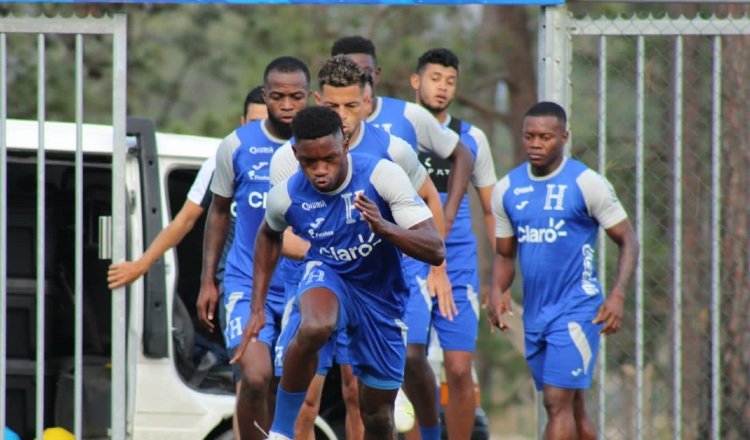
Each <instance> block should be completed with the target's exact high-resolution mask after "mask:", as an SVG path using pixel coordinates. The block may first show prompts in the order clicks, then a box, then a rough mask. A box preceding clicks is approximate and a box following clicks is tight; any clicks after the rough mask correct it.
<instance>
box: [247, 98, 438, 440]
mask: <svg viewBox="0 0 750 440" xmlns="http://www.w3.org/2000/svg"><path fill="white" fill-rule="evenodd" d="M293 129H294V138H295V145H294V147H295V155H296V157H297V160H298V161H299V164H300V171H299V172H297V173H295V174H294V175H293V176H292V177H290V178H289V179H288V180H286V181H284V182H282V183H280V184H278V185H276V186H274V187H273V189H272V190H271V192H270V194H269V196H268V209H267V211H266V218H265V221H264V223H263V224H262V225H261V227H260V230H259V232H258V238H257V241H256V245H255V255H256V259H255V266H254V275H255V284H254V285H253V304H254V305H253V310H252V315H251V317H250V323H249V325H248V326H247V327H246V328H245V332H244V335H243V347H244V345H245V344H246V343H248V342H249V341H252V340H256V339H257V338H258V335H259V332H260V330H261V328H262V327H263V325H264V322H265V316H264V313H265V312H264V310H263V307H262V306H259V305H258V304H262V303H263V301H264V299H265V296H266V289H267V286H268V284H269V281H270V278H271V275H272V273H273V270H274V268H275V266H276V261H277V259H278V257H279V254H280V253H281V237H282V233H283V231H284V230H285V229H286V227H287V226H291V227H292V228H293V229H294V230H295V231H311V232H312V233H308V235H307V236H308V238H309V240H310V243H311V247H310V250H309V251H308V253H307V259H306V262H305V274H304V276H303V279H302V282H301V283H300V285H299V290H298V293H297V299H296V303H295V305H294V307H293V309H292V313H291V316H290V318H289V323H288V324H287V326H286V327H285V328H284V331H283V332H282V336H281V338H280V339H281V340H289V341H290V342H289V344H287V345H286V353H285V354H284V359H283V365H284V368H283V373H282V377H281V383H280V385H279V390H278V398H277V402H276V418H275V419H274V422H273V426H272V428H271V436H270V438H271V439H285V438H291V437H292V436H293V434H294V422H295V419H296V418H297V413H298V412H299V408H300V406H301V405H302V402H303V401H304V399H305V394H306V390H307V386H308V385H309V383H310V380H311V379H312V377H313V375H314V374H315V368H316V365H317V358H318V350H319V349H320V348H321V347H322V346H323V345H324V344H325V343H326V341H327V340H328V339H329V338H330V337H331V335H332V334H334V333H335V332H339V331H346V332H347V333H348V335H349V337H350V344H349V358H350V360H351V364H352V367H353V370H354V373H355V375H356V376H357V378H358V379H359V381H360V383H361V388H360V409H361V414H362V420H363V423H364V426H365V439H368V440H369V439H392V438H393V436H394V435H395V432H394V430H393V401H394V399H395V396H396V391H397V390H398V388H399V385H400V383H401V380H402V375H403V366H404V361H405V354H406V353H405V347H404V340H403V335H402V333H403V332H404V331H405V327H404V325H403V322H402V321H401V317H402V316H403V312H404V306H405V300H406V298H405V295H404V292H405V286H404V278H403V274H402V273H401V263H400V258H401V256H400V254H401V252H405V253H407V254H409V255H411V256H412V257H414V258H418V259H420V260H423V261H426V262H429V263H430V264H440V263H441V262H442V260H443V258H444V255H445V247H444V245H443V242H442V239H441V237H440V234H439V233H438V231H437V229H436V227H435V223H434V221H433V220H432V215H431V214H430V211H429V209H427V207H426V206H425V204H424V202H423V201H422V199H420V198H419V196H418V195H417V194H416V192H415V191H414V189H412V187H411V183H410V182H409V178H408V176H406V174H405V173H404V172H403V170H402V169H401V168H400V167H399V166H398V165H395V164H394V163H392V162H390V161H388V160H385V159H378V158H375V157H371V156H367V155H357V156H352V155H349V154H348V147H347V145H346V142H345V140H344V133H343V130H342V124H341V118H340V117H339V116H338V114H336V112H334V111H333V110H331V109H329V108H326V107H310V108H307V109H305V110H303V111H301V112H300V113H299V114H298V115H297V117H296V118H295V119H294V122H293ZM305 206H306V207H307V208H309V209H304V207H305ZM240 353H241V348H240V350H238V354H237V356H235V359H236V358H237V357H238V356H239V355H240Z"/></svg>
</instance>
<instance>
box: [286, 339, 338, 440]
mask: <svg viewBox="0 0 750 440" xmlns="http://www.w3.org/2000/svg"><path fill="white" fill-rule="evenodd" d="M335 342H336V341H335V340H333V339H329V340H328V342H326V344H325V345H324V346H323V347H322V348H321V349H320V350H318V369H317V371H316V373H315V376H314V377H313V379H312V382H310V387H309V388H308V389H307V395H306V396H305V402H304V403H303V404H302V408H300V412H299V415H298V416H297V421H296V422H295V424H294V438H295V439H311V440H314V439H315V431H314V430H315V418H316V417H317V416H318V413H319V412H320V399H321V398H322V397H323V385H324V384H325V378H326V376H327V375H328V370H330V369H331V367H332V366H333V357H334V349H335Z"/></svg>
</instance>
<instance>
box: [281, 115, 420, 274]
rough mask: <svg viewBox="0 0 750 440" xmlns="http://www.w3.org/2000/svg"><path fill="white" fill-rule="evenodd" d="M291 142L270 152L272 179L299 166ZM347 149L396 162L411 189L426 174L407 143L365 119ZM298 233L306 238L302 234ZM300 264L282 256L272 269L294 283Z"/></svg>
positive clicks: (354, 152)
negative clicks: (409, 183) (271, 155)
mask: <svg viewBox="0 0 750 440" xmlns="http://www.w3.org/2000/svg"><path fill="white" fill-rule="evenodd" d="M292 143H293V139H292V140H290V141H289V143H288V144H287V145H284V146H283V147H282V150H281V151H280V152H279V154H278V155H275V156H274V159H273V161H272V166H271V167H272V171H271V173H272V178H273V179H279V178H280V177H276V176H273V174H274V173H276V172H278V174H279V176H286V177H288V176H290V175H291V174H293V173H294V172H296V171H297V170H298V169H299V164H298V163H297V159H296V158H295V157H294V154H293V152H292V149H291V144H292ZM349 152H350V153H351V154H352V156H359V155H365V156H370V157H374V158H377V159H387V160H390V161H392V162H394V163H396V164H397V165H399V166H400V167H401V168H402V169H403V170H404V172H406V174H407V176H408V177H409V180H410V182H411V184H412V187H413V188H415V189H417V188H419V187H420V186H422V184H423V183H424V179H425V178H426V176H427V172H426V170H425V168H424V167H423V166H421V165H420V163H419V160H418V158H417V155H416V154H415V153H414V151H413V150H411V147H410V146H409V144H407V143H406V142H404V141H403V140H402V139H400V138H397V137H394V136H391V135H389V134H388V133H387V132H386V131H384V130H382V129H380V128H377V127H375V126H373V125H371V124H368V123H364V122H363V123H361V124H360V130H359V134H358V137H357V139H353V140H352V141H351V142H350V145H349ZM272 183H273V182H272ZM302 208H303V209H310V208H311V207H310V206H308V205H304V206H302ZM301 237H302V238H306V237H305V236H304V235H302V236H301ZM301 264H302V262H300V261H294V260H291V259H288V258H283V259H282V260H281V261H280V262H279V265H278V266H277V268H276V272H277V273H278V274H280V275H279V276H281V277H282V278H283V279H284V280H286V281H287V283H292V284H297V283H299V281H300V278H301V277H302V272H301V270H300V266H301Z"/></svg>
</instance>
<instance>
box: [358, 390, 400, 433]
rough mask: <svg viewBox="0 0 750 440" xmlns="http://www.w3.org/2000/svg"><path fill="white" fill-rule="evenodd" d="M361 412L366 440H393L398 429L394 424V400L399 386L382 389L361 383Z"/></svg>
mask: <svg viewBox="0 0 750 440" xmlns="http://www.w3.org/2000/svg"><path fill="white" fill-rule="evenodd" d="M360 387H361V388H360V389H361V391H360V396H361V398H360V403H359V406H360V412H361V414H362V422H363V424H364V428H365V433H364V439H365V440H393V439H394V438H395V435H396V430H395V428H394V426H393V402H394V401H395V400H396V393H397V392H398V388H397V389H394V390H381V389H377V388H372V387H369V386H367V385H366V384H364V383H362V384H360Z"/></svg>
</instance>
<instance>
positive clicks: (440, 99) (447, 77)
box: [411, 64, 458, 114]
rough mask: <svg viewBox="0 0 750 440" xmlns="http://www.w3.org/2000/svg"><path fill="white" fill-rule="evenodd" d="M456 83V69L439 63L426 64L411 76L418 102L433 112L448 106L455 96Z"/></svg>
mask: <svg viewBox="0 0 750 440" xmlns="http://www.w3.org/2000/svg"><path fill="white" fill-rule="evenodd" d="M457 84H458V71H457V70H456V69H454V68H453V67H446V66H443V65H441V64H427V65H425V66H424V67H423V68H422V71H421V72H420V73H415V74H413V75H412V77H411V86H412V88H414V90H416V91H417V98H418V99H419V103H420V104H421V105H422V106H423V107H425V108H427V109H428V110H429V111H430V112H432V113H433V114H434V113H440V112H442V111H444V110H445V109H447V108H448V106H449V105H450V104H451V102H452V101H453V98H454V97H455V96H456V85H457Z"/></svg>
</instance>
